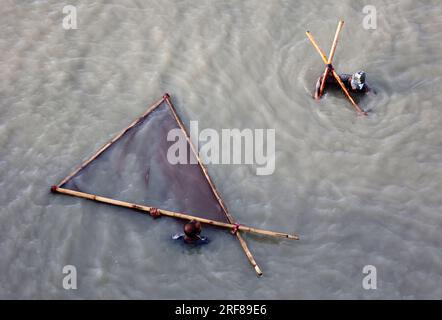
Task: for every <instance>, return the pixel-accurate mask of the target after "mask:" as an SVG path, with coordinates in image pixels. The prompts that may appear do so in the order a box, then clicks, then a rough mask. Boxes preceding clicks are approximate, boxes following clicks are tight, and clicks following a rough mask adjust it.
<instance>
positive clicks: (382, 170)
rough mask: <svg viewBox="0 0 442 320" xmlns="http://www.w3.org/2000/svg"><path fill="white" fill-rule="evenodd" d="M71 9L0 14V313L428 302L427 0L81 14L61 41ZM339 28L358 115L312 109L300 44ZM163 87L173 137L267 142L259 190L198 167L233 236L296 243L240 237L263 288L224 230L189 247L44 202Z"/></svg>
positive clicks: (148, 225)
mask: <svg viewBox="0 0 442 320" xmlns="http://www.w3.org/2000/svg"><path fill="white" fill-rule="evenodd" d="M68 4H70V3H62V2H59V1H12V0H6V1H3V2H2V5H1V7H0V17H1V19H0V28H1V30H2V32H1V36H0V68H1V70H2V71H1V73H0V97H1V99H0V150H1V153H0V186H1V192H0V298H20V299H24V298H27V299H55V298H60V299H84V298H98V299H104V298H110V299H119V298H121V299H128V298H159V299H166V298H169V299H176V298H184V299H196V298H198V299H221V298H232V299H245V298H253V299H316V298H327V299H346V298H357V299H371V298H383V299H395V298H399V299H411V298H442V254H441V251H440V248H441V247H442V235H441V232H440V230H441V227H442V210H441V207H442V193H441V190H442V132H441V128H442V113H441V112H440V110H441V105H442V96H441V94H440V87H441V84H442V81H441V80H442V77H441V74H442V63H441V62H442V61H441V58H440V57H441V55H440V51H441V43H442V34H441V33H440V30H441V28H442V18H441V17H442V4H441V2H440V1H423V2H422V3H417V2H416V1H410V0H406V1H380V0H373V1H370V2H369V3H368V2H366V1H350V0H348V1H340V2H339V4H337V2H336V1H304V2H302V3H300V2H299V1H288V0H285V1H281V0H280V1H277V0H269V1H258V0H246V1H223V0H221V1H190V0H184V1H170V0H162V1H157V0H156V1H141V0H140V1H121V0H119V1H116V0H115V1H76V2H75V6H76V9H77V29H75V30H65V29H64V28H63V25H62V22H63V18H65V16H66V14H64V13H63V7H64V6H65V5H68ZM366 4H370V5H373V6H374V7H375V8H376V12H377V27H376V29H365V28H364V27H363V24H362V23H363V19H364V17H365V14H364V13H363V8H364V6H365V5H366ZM339 19H343V20H345V25H344V28H343V31H342V34H341V38H340V42H339V45H338V47H337V51H336V55H335V59H334V60H335V61H334V66H335V68H336V70H337V71H340V72H347V73H351V72H354V71H357V70H359V69H363V70H365V71H366V72H367V74H368V81H369V82H370V84H371V85H372V86H373V87H374V88H376V91H377V94H376V95H375V96H372V97H367V98H365V99H364V100H362V101H361V106H362V107H364V108H366V109H371V110H372V112H371V113H370V115H369V116H368V117H362V116H357V115H356V113H355V112H354V111H353V110H352V108H351V105H350V104H349V103H348V101H347V100H345V98H344V97H343V95H342V94H341V93H339V92H337V93H334V94H331V93H330V94H327V95H326V97H325V98H324V99H322V100H321V101H320V102H316V101H314V100H313V99H311V94H312V92H313V88H314V83H315V81H316V78H317V76H318V75H319V74H320V73H321V72H322V71H323V63H322V61H321V59H320V57H319V55H318V54H317V53H316V52H315V51H314V49H313V47H312V46H311V44H310V43H309V42H308V39H307V38H306V36H305V31H306V30H310V31H311V32H312V34H313V35H314V36H315V38H316V40H317V41H318V43H319V44H320V46H321V47H322V48H323V49H324V51H326V52H328V50H329V47H330V44H331V41H332V39H333V35H334V32H335V28H336V25H337V22H338V20H339ZM438 88H439V89H438ZM164 92H169V93H170V94H171V96H172V99H173V101H174V103H175V105H176V108H177V110H178V112H179V114H180V115H181V116H182V118H183V120H184V122H185V124H186V125H188V124H189V121H190V120H197V121H199V125H200V126H201V127H202V128H215V129H217V130H218V129H222V128H240V129H244V128H252V129H254V128H264V129H275V130H276V131H275V132H276V162H275V171H274V173H273V174H272V175H267V176H257V175H256V173H255V167H254V166H253V165H252V166H251V165H209V172H210V174H211V176H212V177H213V180H214V181H215V184H216V185H217V188H218V190H219V192H220V194H221V195H222V196H223V198H224V200H225V202H226V204H227V206H228V207H229V209H230V211H231V213H232V215H234V216H235V217H236V218H237V220H238V221H240V222H241V223H243V224H247V225H251V226H255V227H259V228H265V229H271V230H279V231H285V232H291V233H298V234H299V235H300V237H301V240H300V241H288V240H286V241H284V240H281V241H279V240H273V239H267V238H263V237H258V236H251V235H245V239H246V241H247V243H248V244H249V247H250V249H251V251H252V252H253V254H254V256H255V259H256V261H257V262H258V264H259V265H260V266H261V268H262V270H263V272H264V276H263V277H262V278H257V277H256V275H255V273H254V271H253V269H252V268H251V267H250V265H249V264H248V262H247V259H246V257H245V255H244V253H243V252H242V250H241V247H240V245H239V243H238V241H236V239H235V238H234V237H232V236H231V235H229V233H227V232H224V231H218V230H209V229H204V233H205V234H206V235H208V236H209V237H210V238H211V240H212V241H211V243H210V244H209V245H207V246H205V247H201V248H197V249H192V250H189V249H188V248H185V247H183V246H179V245H177V244H175V243H173V242H172V241H170V240H169V238H170V235H171V234H173V233H174V232H177V231H179V230H178V229H177V227H179V225H178V224H176V223H171V220H169V219H167V218H163V219H159V220H152V219H150V218H149V217H146V216H143V215H137V214H133V213H131V212H130V211H128V210H122V209H118V208H113V207H109V206H106V205H102V204H97V203H92V202H89V201H86V200H82V199H76V198H70V197H66V196H62V195H53V194H50V193H49V186H50V185H53V184H54V183H57V182H58V181H60V179H62V178H63V177H64V176H66V175H67V174H68V173H69V172H70V171H71V170H72V169H73V168H74V167H75V166H76V165H78V164H79V162H80V161H81V160H83V159H85V158H87V157H88V156H89V155H91V154H92V153H93V152H94V151H95V150H96V149H98V148H99V147H100V146H101V145H102V144H103V143H104V142H105V141H106V140H108V139H109V138H110V137H112V136H113V135H114V134H115V133H116V132H118V131H119V130H120V129H122V128H123V127H125V126H126V125H127V124H128V123H130V121H132V120H133V119H134V118H135V117H137V116H139V115H140V114H142V113H143V112H144V110H145V109H146V108H147V107H148V106H149V105H151V104H153V103H154V102H155V101H157V100H158V99H159V98H161V96H162V95H163V93H164ZM65 265H73V266H75V267H76V270H77V289H76V290H66V289H64V288H63V277H64V276H65V275H64V274H63V273H62V270H63V267H64V266H65ZM366 265H372V266H374V267H376V271H377V272H376V276H377V289H375V290H366V289H364V287H363V285H362V282H363V279H364V277H365V276H366V275H365V274H363V272H362V271H363V268H364V266H366ZM371 275H372V276H373V274H371Z"/></svg>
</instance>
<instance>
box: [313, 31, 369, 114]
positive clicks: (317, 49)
mask: <svg viewBox="0 0 442 320" xmlns="http://www.w3.org/2000/svg"><path fill="white" fill-rule="evenodd" d="M306 35H307V37H308V38H309V40H310V42H311V43H312V45H313V47H315V49H316V51H317V52H318V53H319V55H320V56H321V58H322V61H324V63H325V64H326V66H327V69H330V71H331V72H332V74H333V77H334V78H335V79H336V81H337V82H338V83H339V85H340V86H341V88H342V91H344V93H345V95H346V96H347V98H348V100H350V102H351V104H352V106H353V107H354V108H355V110H356V111H357V112H358V114H361V115H364V116H367V115H368V113H367V112H365V111H363V110H362V109H361V108H360V107H359V106H358V104H357V103H356V102H355V101H354V100H353V98H352V97H351V95H350V93H349V92H348V90H347V88H346V87H345V85H344V84H343V83H342V80H341V78H340V77H339V75H338V74H337V73H336V71H335V69H334V68H333V67H332V66H329V65H328V59H327V56H326V55H325V53H324V51H322V49H321V48H320V47H319V46H318V44H317V43H316V41H315V39H314V38H313V36H312V34H311V33H310V31H306ZM323 82H325V81H323Z"/></svg>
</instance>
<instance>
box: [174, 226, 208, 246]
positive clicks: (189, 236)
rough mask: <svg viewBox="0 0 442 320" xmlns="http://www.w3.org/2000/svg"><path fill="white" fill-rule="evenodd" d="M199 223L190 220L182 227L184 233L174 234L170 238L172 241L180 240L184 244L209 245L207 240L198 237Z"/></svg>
mask: <svg viewBox="0 0 442 320" xmlns="http://www.w3.org/2000/svg"><path fill="white" fill-rule="evenodd" d="M200 233H201V223H200V222H199V221H196V220H191V221H189V222H187V223H186V224H185V225H184V233H181V234H176V235H174V236H173V237H172V239H173V240H179V239H182V240H183V241H184V243H186V244H193V245H200V244H206V243H209V239H207V238H206V237H202V236H200Z"/></svg>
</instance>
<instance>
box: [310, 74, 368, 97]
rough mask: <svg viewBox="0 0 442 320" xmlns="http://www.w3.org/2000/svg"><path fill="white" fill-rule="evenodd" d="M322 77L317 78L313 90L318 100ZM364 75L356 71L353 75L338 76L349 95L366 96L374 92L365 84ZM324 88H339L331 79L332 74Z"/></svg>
mask: <svg viewBox="0 0 442 320" xmlns="http://www.w3.org/2000/svg"><path fill="white" fill-rule="evenodd" d="M322 77H323V76H320V77H319V78H318V81H316V89H315V99H319V90H320V87H321V82H322ZM366 77H367V76H366V74H365V72H364V71H358V72H356V73H354V74H340V75H339V78H341V81H342V83H344V85H345V88H346V89H347V90H348V92H349V93H362V94H367V93H369V92H373V93H376V92H374V90H372V89H371V88H370V87H369V86H368V84H367V82H366ZM326 88H334V89H338V88H340V85H339V83H338V82H337V81H336V79H335V78H334V77H333V75H332V74H329V76H328V77H327V82H326V83H325V87H324V90H325V89H326Z"/></svg>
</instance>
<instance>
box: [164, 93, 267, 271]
mask: <svg viewBox="0 0 442 320" xmlns="http://www.w3.org/2000/svg"><path fill="white" fill-rule="evenodd" d="M165 98H166V102H167V104H168V105H169V107H170V110H171V111H172V114H173V116H174V118H175V120H176V122H177V123H178V125H179V126H180V128H181V130H182V132H183V133H184V135H185V137H186V140H187V143H188V144H189V145H190V148H191V149H192V152H193V154H194V156H195V158H196V159H197V160H198V165H199V166H200V168H201V171H202V172H203V174H204V176H205V177H206V180H207V182H208V183H209V185H210V188H211V189H212V193H213V194H214V196H215V198H216V199H217V200H218V203H219V205H220V206H221V208H222V209H223V211H224V213H225V215H226V217H227V220H228V221H229V222H230V223H231V224H232V225H233V224H235V220H234V219H233V216H232V215H231V214H230V213H229V211H228V210H227V206H226V205H225V204H224V201H223V200H222V198H221V196H220V195H219V193H218V190H217V189H216V187H215V184H214V183H213V181H212V179H211V178H210V176H209V173H208V171H207V168H206V166H205V165H204V164H203V163H202V161H201V159H200V157H199V156H198V150H196V148H195V146H194V145H193V143H192V140H191V139H190V137H189V134H188V133H187V130H186V127H185V126H184V124H183V122H182V121H181V119H180V117H179V116H178V114H177V112H176V110H175V107H174V106H173V104H172V102H171V101H170V97H169V95H167V94H166V95H165ZM236 237H237V238H238V241H239V243H240V244H241V247H242V249H243V251H244V253H245V254H246V256H247V259H248V260H249V262H250V264H251V265H252V267H253V268H254V269H255V272H256V274H257V275H258V276H259V277H261V276H262V271H261V268H260V267H259V266H258V264H257V263H256V261H255V258H254V257H253V255H252V253H251V252H250V249H249V248H248V246H247V243H246V242H245V240H244V238H243V237H242V236H241V234H240V233H239V232H236Z"/></svg>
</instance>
